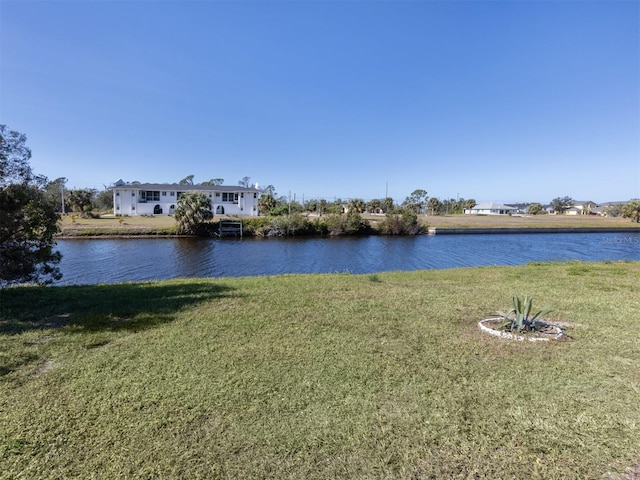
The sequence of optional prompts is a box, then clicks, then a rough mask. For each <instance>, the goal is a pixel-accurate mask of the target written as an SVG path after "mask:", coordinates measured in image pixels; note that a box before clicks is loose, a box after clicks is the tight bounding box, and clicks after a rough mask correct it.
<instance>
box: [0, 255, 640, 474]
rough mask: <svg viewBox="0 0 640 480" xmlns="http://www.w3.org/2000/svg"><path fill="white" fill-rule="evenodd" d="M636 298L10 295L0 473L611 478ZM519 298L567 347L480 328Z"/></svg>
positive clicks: (618, 280)
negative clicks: (544, 317)
mask: <svg viewBox="0 0 640 480" xmlns="http://www.w3.org/2000/svg"><path fill="white" fill-rule="evenodd" d="M639 291H640V263H638V262H615V263H576V262H571V263H557V264H532V265H526V266H518V267H489V268H472V269H452V270H440V271H419V272H394V273H381V274H375V275H350V274H336V275H291V276H278V277H254V278H229V279H200V280H188V281H187V280H176V281H166V282H153V283H138V284H117V285H98V286H77V287H49V288H40V287H19V288H11V289H5V290H2V291H0V478H11V479H13V478H28V479H31V478H38V479H39V478H51V479H57V478H59V479H69V478H82V479H89V478H109V479H112V478H113V479H115V478H162V479H172V478H189V479H197V478H203V479H217V478H221V479H239V478H252V479H253V478H255V479H260V478H274V479H328V478H344V479H385V478H393V479H396V478H399V479H428V478H438V479H439V478H447V479H448V478H490V479H501V478H503V479H510V478H517V479H524V478H526V479H529V478H543V479H602V478H607V479H611V478H622V477H623V476H624V474H625V471H626V469H627V468H631V467H633V466H634V465H636V464H637V463H638V462H639V461H640V313H639V312H640V295H639V294H638V292H639ZM514 293H518V294H521V295H524V294H530V295H532V296H533V297H534V306H538V307H540V308H542V307H544V306H550V307H552V308H553V310H554V313H553V314H552V315H551V317H552V318H553V319H555V320H558V321H562V322H567V323H569V324H570V327H569V328H568V330H567V333H568V334H569V337H570V338H569V340H567V341H562V342H551V343H547V344H534V343H518V342H513V341H507V340H501V339H498V338H495V337H489V336H486V335H485V334H482V333H481V332H480V330H479V328H478V326H477V322H478V321H479V320H481V319H482V318H485V317H487V316H492V315H494V314H495V312H496V310H503V309H508V308H509V307H510V302H511V295H512V294H514Z"/></svg>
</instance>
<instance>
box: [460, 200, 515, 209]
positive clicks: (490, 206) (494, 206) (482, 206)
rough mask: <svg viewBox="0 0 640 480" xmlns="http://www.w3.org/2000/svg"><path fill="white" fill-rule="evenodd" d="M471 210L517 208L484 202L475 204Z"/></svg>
mask: <svg viewBox="0 0 640 480" xmlns="http://www.w3.org/2000/svg"><path fill="white" fill-rule="evenodd" d="M471 210H517V208H516V207H510V206H509V205H503V204H501V203H496V202H485V203H479V204H477V205H476V206H475V207H473V208H472V209H471Z"/></svg>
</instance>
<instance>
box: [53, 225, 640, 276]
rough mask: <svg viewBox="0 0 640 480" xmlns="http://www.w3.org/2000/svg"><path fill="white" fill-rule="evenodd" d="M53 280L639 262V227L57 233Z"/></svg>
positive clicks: (369, 271) (365, 271)
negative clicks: (352, 233)
mask: <svg viewBox="0 0 640 480" xmlns="http://www.w3.org/2000/svg"><path fill="white" fill-rule="evenodd" d="M58 248H59V250H60V251H61V252H62V254H63V260H62V263H61V265H60V267H61V270H62V273H63V278H62V280H61V281H60V282H59V284H93V283H111V282H122V281H140V280H153V279H168V278H177V277H187V278H193V277H227V276H248V275H277V274H283V273H336V272H351V273H373V272H381V271H394V270H402V271H404V270H420V269H442V268H454V267H473V266H485V265H518V264H524V263H527V262H534V261H556V260H595V261H601V260H634V261H640V233H618V234H615V233H614V234H612V233H606V234H594V233H589V234H579V233H572V234H519V235H436V236H426V235H421V236H410V237H388V236H381V237H376V236H368V237H348V238H306V239H299V238H298V239H244V240H238V239H228V240H227V239H225V240H212V239H192V238H189V239H186V238H185V239H176V238H155V239H154V238H139V239H84V240H81V239H78V240H61V241H59V242H58Z"/></svg>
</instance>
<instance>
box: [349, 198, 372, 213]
mask: <svg viewBox="0 0 640 480" xmlns="http://www.w3.org/2000/svg"><path fill="white" fill-rule="evenodd" d="M366 206H367V204H366V203H364V200H362V199H361V198H352V199H351V200H349V203H348V204H347V209H348V210H349V211H350V212H351V211H353V212H357V213H362V212H364V210H365V208H366Z"/></svg>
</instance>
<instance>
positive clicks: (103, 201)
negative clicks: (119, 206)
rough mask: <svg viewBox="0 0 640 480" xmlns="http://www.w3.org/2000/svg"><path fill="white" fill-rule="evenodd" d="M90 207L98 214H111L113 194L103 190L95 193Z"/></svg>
mask: <svg viewBox="0 0 640 480" xmlns="http://www.w3.org/2000/svg"><path fill="white" fill-rule="evenodd" d="M92 207H93V208H95V209H96V210H98V211H99V212H113V192H112V191H111V190H108V189H107V188H105V189H104V190H102V191H101V192H98V193H96V195H95V197H94V199H93V203H92Z"/></svg>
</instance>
